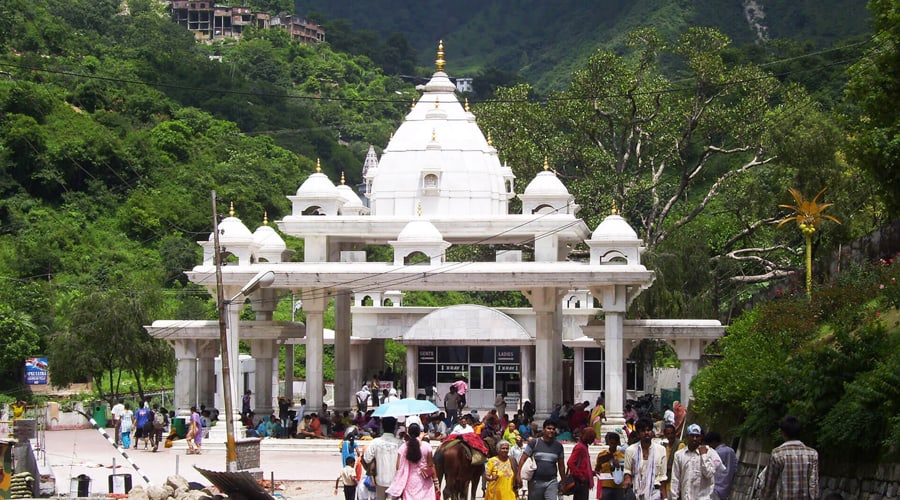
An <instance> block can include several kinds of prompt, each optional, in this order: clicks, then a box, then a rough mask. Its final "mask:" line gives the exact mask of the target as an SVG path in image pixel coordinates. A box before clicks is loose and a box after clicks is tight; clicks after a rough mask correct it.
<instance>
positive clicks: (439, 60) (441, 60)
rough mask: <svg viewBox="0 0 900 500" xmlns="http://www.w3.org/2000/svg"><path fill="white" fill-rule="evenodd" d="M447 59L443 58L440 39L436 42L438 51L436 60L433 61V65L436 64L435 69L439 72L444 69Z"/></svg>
mask: <svg viewBox="0 0 900 500" xmlns="http://www.w3.org/2000/svg"><path fill="white" fill-rule="evenodd" d="M446 62H447V61H445V60H444V41H443V40H441V41H440V42H438V51H437V60H436V61H434V64H435V66H437V70H438V71H440V72H443V71H444V64H445V63H446Z"/></svg>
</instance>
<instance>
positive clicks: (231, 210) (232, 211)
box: [228, 201, 234, 217]
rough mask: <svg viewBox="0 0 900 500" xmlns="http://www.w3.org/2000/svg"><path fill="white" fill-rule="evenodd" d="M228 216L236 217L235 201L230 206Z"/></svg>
mask: <svg viewBox="0 0 900 500" xmlns="http://www.w3.org/2000/svg"><path fill="white" fill-rule="evenodd" d="M228 216H229V217H234V202H233V201H232V202H230V203H229V204H228Z"/></svg>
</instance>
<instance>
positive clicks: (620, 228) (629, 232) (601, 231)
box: [591, 214, 638, 241]
mask: <svg viewBox="0 0 900 500" xmlns="http://www.w3.org/2000/svg"><path fill="white" fill-rule="evenodd" d="M591 239H592V240H608V241H627V240H635V241H637V240H638V235H637V233H636V232H635V231H634V229H632V227H631V226H630V225H628V222H626V221H625V219H623V218H622V216H621V215H618V214H612V215H608V216H606V218H605V219H603V222H601V223H600V225H599V226H597V229H595V230H594V233H593V234H592V235H591Z"/></svg>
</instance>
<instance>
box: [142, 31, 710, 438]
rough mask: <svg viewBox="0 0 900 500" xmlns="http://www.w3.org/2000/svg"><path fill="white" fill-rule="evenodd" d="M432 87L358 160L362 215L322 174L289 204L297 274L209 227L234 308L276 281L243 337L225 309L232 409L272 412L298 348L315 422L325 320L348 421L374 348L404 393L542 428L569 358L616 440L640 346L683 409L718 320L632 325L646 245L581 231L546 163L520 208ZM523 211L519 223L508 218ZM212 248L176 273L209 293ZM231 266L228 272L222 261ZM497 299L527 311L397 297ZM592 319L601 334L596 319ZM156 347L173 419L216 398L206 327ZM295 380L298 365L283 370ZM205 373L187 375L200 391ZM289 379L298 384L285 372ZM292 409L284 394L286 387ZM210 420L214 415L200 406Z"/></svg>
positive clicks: (257, 242)
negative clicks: (536, 421)
mask: <svg viewBox="0 0 900 500" xmlns="http://www.w3.org/2000/svg"><path fill="white" fill-rule="evenodd" d="M436 63H437V71H436V72H435V73H434V74H433V75H432V77H431V80H430V81H429V82H428V83H427V84H426V85H425V86H424V88H423V89H422V95H421V97H420V98H419V100H418V101H417V102H416V103H415V105H414V106H413V107H412V109H411V110H410V112H409V114H408V115H407V116H406V118H405V119H404V121H403V123H402V124H401V125H400V126H399V127H398V129H397V130H396V132H395V133H394V135H393V136H392V138H391V140H390V142H389V143H388V144H387V146H386V147H385V148H384V150H383V152H382V154H381V157H380V158H378V157H377V154H376V153H375V150H374V148H372V149H370V152H369V155H368V156H367V158H366V166H365V173H364V176H365V179H364V189H365V194H366V198H367V200H368V204H367V205H366V204H363V202H362V200H361V199H360V197H359V196H357V195H356V194H355V193H354V190H353V189H351V188H350V187H349V186H346V185H345V184H344V182H343V179H342V182H341V183H340V185H337V186H336V185H335V184H334V183H333V182H332V181H331V180H330V179H329V178H328V177H327V176H326V175H325V174H324V173H322V172H321V169H320V168H317V172H316V173H313V174H311V175H310V176H309V177H308V178H307V179H306V180H305V181H304V182H303V183H302V185H300V186H299V188H298V189H297V191H296V193H295V194H293V195H289V196H288V198H289V199H290V200H291V203H292V211H291V213H290V214H288V215H286V216H285V217H284V218H283V219H282V220H280V221H278V222H277V224H278V226H279V228H280V229H281V231H282V232H284V233H285V234H288V235H292V236H295V237H298V238H302V239H303V241H304V247H303V252H304V255H303V262H288V254H287V253H286V249H285V245H284V242H283V241H282V240H281V238H280V237H279V236H278V234H277V233H275V231H273V230H272V229H271V228H270V227H268V226H267V225H265V224H264V225H263V226H262V227H260V228H258V229H257V230H256V231H255V232H252V233H251V231H250V230H249V229H248V228H247V227H245V226H244V225H243V223H242V222H241V221H240V220H239V219H238V218H237V217H235V216H234V214H233V213H232V215H231V216H230V217H228V218H226V219H224V220H223V221H222V222H221V224H220V225H219V230H220V241H221V247H222V249H221V251H222V252H225V253H227V254H230V255H232V256H233V257H234V258H235V259H236V260H237V263H236V264H235V263H230V264H229V265H227V266H224V267H223V268H222V279H223V283H224V289H225V290H224V296H225V297H231V296H235V295H237V294H238V292H239V291H240V289H241V287H242V286H244V285H245V284H246V283H248V282H249V281H250V280H251V279H252V278H253V277H254V276H255V275H256V274H257V273H258V272H260V271H266V270H271V271H273V272H274V273H275V282H274V284H273V285H272V286H271V287H269V288H265V289H262V290H259V291H257V292H255V293H254V294H252V295H251V297H250V302H251V305H252V308H253V311H254V312H255V313H256V319H255V320H252V321H241V320H239V313H240V311H241V310H242V309H243V304H237V303H236V304H230V305H228V320H229V321H228V325H229V326H228V328H229V347H230V348H229V351H230V355H231V357H232V360H231V366H238V358H237V352H238V349H237V342H238V339H242V340H244V341H246V342H248V343H249V344H250V346H251V355H252V358H253V360H254V364H253V366H248V365H247V364H245V371H252V372H253V373H254V374H255V375H254V376H253V377H252V379H251V378H249V377H245V378H244V379H243V380H242V381H241V382H235V383H233V384H232V387H231V388H230V390H231V391H232V394H233V398H234V400H235V401H237V400H238V396H239V394H240V393H242V392H243V390H244V389H245V388H248V389H251V390H252V391H253V393H254V396H255V398H256V400H255V405H256V410H257V413H262V414H265V413H268V412H271V411H272V410H273V408H272V400H273V399H274V398H273V396H275V395H277V394H276V392H277V391H278V390H279V389H278V385H277V364H278V363H277V361H278V357H279V350H280V349H281V348H282V347H283V348H284V349H286V355H287V356H288V358H289V359H293V345H295V344H298V343H303V344H305V345H306V360H305V361H306V373H307V380H306V391H305V394H303V397H305V398H306V399H307V402H308V410H309V411H316V410H318V409H320V408H321V407H322V401H323V396H322V395H323V388H324V381H323V378H322V359H323V357H322V356H323V354H322V350H323V345H324V343H325V342H326V340H328V339H327V337H326V335H325V330H324V316H325V312H326V310H327V309H328V308H329V306H330V305H331V304H332V303H333V307H334V318H335V328H334V334H333V342H334V349H335V380H334V387H335V399H334V406H335V408H337V409H343V408H349V407H351V401H352V398H353V394H354V392H356V390H358V388H359V387H360V385H361V384H363V383H364V382H366V381H368V380H370V379H371V378H372V375H373V374H375V373H378V372H380V371H382V370H383V369H384V366H383V365H384V353H385V340H386V339H393V340H396V341H398V342H400V343H402V344H403V345H405V346H406V349H407V351H406V363H405V371H404V379H403V380H402V381H401V385H402V386H403V388H404V390H405V394H406V395H409V396H413V395H415V394H417V393H419V392H420V391H423V390H428V389H430V388H431V387H432V386H433V385H434V386H437V388H438V392H439V393H444V392H446V388H447V387H448V386H449V384H450V382H452V381H453V380H454V378H455V377H456V376H457V375H458V374H460V373H464V374H465V375H466V376H467V377H468V379H469V387H470V389H469V390H470V392H468V393H467V396H468V400H469V406H470V407H471V408H482V409H484V408H488V407H491V406H493V401H494V399H495V397H496V395H497V394H498V393H499V394H504V395H505V396H506V397H507V398H508V400H509V402H510V409H511V410H512V411H514V409H515V408H517V407H518V405H519V404H521V402H522V401H524V400H526V399H527V400H530V401H532V402H534V404H535V407H536V409H537V412H538V414H539V415H547V414H549V413H550V411H551V410H552V408H553V407H554V405H555V404H559V403H562V402H563V401H562V398H563V391H562V387H563V380H562V377H563V375H562V373H563V370H562V365H563V346H564V345H565V346H569V347H571V348H573V350H574V353H575V359H574V377H573V378H574V387H573V395H574V400H575V401H584V400H590V401H593V400H595V399H596V398H597V397H598V396H599V395H600V392H601V391H605V394H606V407H607V415H608V416H609V419H610V423H611V424H619V425H621V423H622V422H623V419H622V414H623V409H624V408H623V407H624V401H625V398H626V395H628V396H631V397H634V396H636V395H637V394H635V393H633V392H628V387H627V385H626V384H627V382H628V377H627V374H626V367H627V366H629V365H628V363H627V356H628V353H629V352H630V351H631V349H632V347H633V345H634V344H635V343H636V342H638V341H639V340H640V339H643V338H659V339H664V340H666V341H667V342H669V343H670V344H672V345H673V346H674V348H675V351H676V352H677V354H678V357H679V359H680V361H681V377H680V380H681V390H682V399H683V400H688V399H689V382H690V379H691V377H692V376H693V375H694V374H695V373H696V372H697V370H698V369H699V361H700V355H701V353H702V350H703V348H704V346H705V345H707V343H708V342H710V341H712V340H714V339H716V338H718V337H720V336H721V335H722V333H723V327H722V325H721V324H720V323H719V322H718V321H715V320H709V321H707V320H626V319H625V315H626V312H627V311H628V307H629V305H630V304H631V302H632V301H633V300H634V298H635V297H637V296H638V295H639V294H640V293H641V292H642V291H643V290H645V289H647V288H648V287H649V286H651V285H652V283H653V280H654V273H653V271H651V270H648V269H647V268H646V267H645V266H644V265H643V264H642V263H641V251H642V246H641V245H642V242H641V240H640V239H639V238H638V236H637V234H636V233H635V231H634V230H633V229H632V228H631V227H630V226H629V225H628V223H627V222H626V221H625V219H624V218H622V217H621V216H620V215H618V214H617V213H615V212H613V213H611V214H610V215H609V216H608V217H606V218H605V219H604V220H603V222H602V223H601V224H600V225H599V226H598V227H596V228H594V229H593V230H591V228H589V227H587V226H586V225H585V222H584V221H583V220H581V219H579V218H578V217H577V212H578V209H579V206H578V204H577V203H576V200H575V198H574V196H573V195H572V194H570V193H569V191H568V190H567V189H566V187H565V185H564V184H563V183H562V182H561V181H560V180H559V179H558V178H557V176H556V175H555V174H554V172H553V171H552V170H551V169H550V168H549V167H550V166H549V164H548V163H547V161H546V160H545V161H544V170H543V171H541V172H540V173H538V174H537V175H536V176H535V177H534V178H533V179H530V180H528V183H527V185H526V187H525V189H524V190H523V191H522V192H521V193H520V194H518V195H517V194H516V190H515V181H516V178H515V176H514V175H513V171H512V169H511V168H510V167H508V166H507V165H504V164H502V163H501V162H500V159H499V156H498V152H497V150H496V149H495V148H494V146H493V145H492V143H491V141H490V139H489V138H488V137H485V135H484V134H483V133H482V131H481V130H480V129H479V127H478V124H477V122H476V120H475V116H474V115H473V114H472V113H471V112H470V111H469V109H468V105H467V104H466V105H463V104H462V103H460V101H459V100H458V98H457V96H456V94H455V91H456V87H455V86H454V84H453V83H452V82H451V80H450V78H449V77H448V75H447V73H445V72H444V65H445V61H444V58H443V45H441V46H440V48H439V51H438V58H437V61H436ZM514 197H518V198H519V200H520V201H521V210H520V211H519V212H518V213H510V203H509V202H510V200H511V199H513V198H514ZM212 240H213V236H212V235H210V238H209V240H208V241H203V242H200V244H201V245H202V246H203V248H204V256H203V263H202V264H200V265H198V266H196V267H195V268H194V269H193V270H191V271H190V272H188V273H187V274H188V277H189V278H190V279H191V280H192V281H193V282H194V283H198V284H201V285H203V286H206V287H208V288H209V289H210V290H211V291H213V290H215V286H216V276H215V266H214V251H215V250H214V248H213V243H212ZM582 244H584V245H586V246H587V247H589V248H590V259H589V260H588V261H586V262H576V261H572V260H567V257H568V256H569V254H570V252H571V250H572V249H573V248H574V247H575V246H576V245H582ZM364 245H382V246H386V247H388V248H390V249H392V251H393V259H392V261H391V262H373V261H371V260H370V258H371V257H370V255H367V253H366V252H365V251H364V250H362V248H363V246H364ZM454 245H497V246H502V248H504V250H497V251H496V255H495V257H494V259H493V260H492V261H491V262H452V261H450V260H449V259H448V257H447V250H448V249H450V248H451V247H453V246H454ZM233 260H234V259H233ZM416 290H426V291H454V290H475V291H507V292H514V293H522V294H524V296H525V297H526V298H527V300H528V302H529V303H530V304H531V307H523V308H490V307H486V306H483V305H479V304H458V305H453V306H450V307H442V308H434V307H411V306H407V305H405V304H404V292H407V291H416ZM289 293H297V294H299V295H300V296H301V297H302V301H303V302H302V307H303V310H304V312H305V314H306V322H305V324H299V323H294V322H273V321H272V311H273V310H274V308H275V306H276V303H277V301H278V299H279V298H280V297H283V296H285V295H287V294H289ZM599 318H602V319H599ZM148 330H149V331H150V333H151V334H152V335H154V336H155V337H157V338H165V339H167V340H169V341H170V342H171V343H172V344H173V346H174V347H175V352H176V356H177V358H178V374H177V377H176V385H175V397H176V405H177V410H178V412H179V413H184V412H186V410H187V408H188V407H189V406H190V405H191V404H195V403H196V402H197V401H200V402H203V401H202V400H203V398H204V397H205V396H206V395H207V394H212V393H213V392H214V390H215V391H218V392H219V393H221V391H222V390H225V389H223V388H222V386H221V384H220V385H219V387H218V389H215V387H216V377H215V369H214V361H213V360H214V358H215V356H216V355H217V354H218V351H219V349H218V330H217V324H216V322H202V321H155V322H154V323H153V325H152V326H150V327H148ZM286 365H287V366H289V367H292V365H293V364H292V363H291V362H288V363H286ZM198 373H199V375H198ZM286 378H287V379H288V380H292V379H293V374H292V373H290V372H288V373H287V375H286ZM284 390H285V393H286V395H288V396H293V395H292V394H290V391H291V389H290V384H288V385H287V387H285V389H284ZM207 403H208V404H214V402H213V401H207Z"/></svg>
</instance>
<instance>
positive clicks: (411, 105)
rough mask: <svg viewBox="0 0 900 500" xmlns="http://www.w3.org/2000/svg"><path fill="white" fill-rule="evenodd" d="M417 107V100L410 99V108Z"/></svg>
mask: <svg viewBox="0 0 900 500" xmlns="http://www.w3.org/2000/svg"><path fill="white" fill-rule="evenodd" d="M415 108H416V100H415V99H412V100H410V101H409V110H410V111H412V110H413V109H415Z"/></svg>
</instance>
